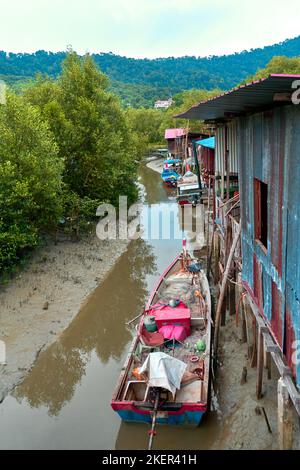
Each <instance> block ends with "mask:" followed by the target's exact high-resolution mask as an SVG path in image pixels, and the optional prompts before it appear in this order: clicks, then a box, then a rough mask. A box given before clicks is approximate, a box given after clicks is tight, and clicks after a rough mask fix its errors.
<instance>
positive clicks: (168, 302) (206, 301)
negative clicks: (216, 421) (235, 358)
mask: <svg viewBox="0 0 300 470" xmlns="http://www.w3.org/2000/svg"><path fill="white" fill-rule="evenodd" d="M147 319H150V320H149V321H152V322H153V325H154V328H153V330H154V331H148V330H147V325H146V320H147ZM150 326H151V325H150ZM148 329H149V328H148ZM137 330H138V331H137V335H136V338H135V341H134V342H133V345H132V348H131V350H130V353H129V356H128V360H127V363H126V364H125V367H124V369H123V378H122V380H121V383H120V386H119V389H118V394H117V397H116V398H117V400H120V401H134V402H143V403H147V402H150V401H151V387H149V385H148V377H147V375H145V374H142V375H140V374H139V368H140V367H141V365H142V364H143V363H144V361H145V360H146V359H147V356H148V355H149V354H150V353H151V352H164V353H166V354H168V355H170V356H172V357H174V358H176V359H179V360H180V361H182V362H184V363H185V364H186V370H185V372H184V375H183V377H182V380H181V384H180V389H177V390H176V393H175V395H174V396H173V395H172V393H171V392H169V391H165V401H166V402H168V403H199V402H201V403H206V402H207V394H208V382H209V368H210V343H211V299H210V291H209V285H208V282H207V278H206V275H205V273H204V271H203V270H202V269H201V267H200V266H199V264H198V263H195V261H194V260H192V259H191V258H189V257H184V256H183V255H181V256H180V257H178V259H177V260H176V262H175V263H174V264H173V266H172V267H171V269H170V270H169V271H168V272H167V274H166V275H165V276H163V277H162V278H161V280H160V283H159V285H158V286H157V288H156V290H155V292H154V294H153V295H152V299H150V301H149V304H148V305H147V308H146V310H145V312H144V315H143V317H142V319H141V322H140V324H139V326H138V327H137Z"/></svg>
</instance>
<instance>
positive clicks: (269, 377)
mask: <svg viewBox="0 0 300 470" xmlns="http://www.w3.org/2000/svg"><path fill="white" fill-rule="evenodd" d="M271 365H272V361H271V353H270V352H267V351H266V362H265V367H266V369H267V372H268V380H271V378H272V376H271V370H272V367H271Z"/></svg>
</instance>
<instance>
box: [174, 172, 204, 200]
mask: <svg viewBox="0 0 300 470" xmlns="http://www.w3.org/2000/svg"><path fill="white" fill-rule="evenodd" d="M200 199H201V190H200V189H199V182H198V177H197V175H195V174H194V173H192V172H191V171H188V172H187V173H186V174H185V175H184V176H182V178H180V179H179V180H178V181H177V202H178V204H179V205H181V206H183V205H192V206H195V205H196V204H198V203H199V202H200Z"/></svg>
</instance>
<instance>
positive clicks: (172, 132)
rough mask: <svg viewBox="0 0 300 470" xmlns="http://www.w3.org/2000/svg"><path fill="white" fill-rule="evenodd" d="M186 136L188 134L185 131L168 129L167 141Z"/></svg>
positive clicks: (166, 133) (166, 132)
mask: <svg viewBox="0 0 300 470" xmlns="http://www.w3.org/2000/svg"><path fill="white" fill-rule="evenodd" d="M185 134H186V130H185V129H166V130H165V139H176V138H177V137H182V136H184V135H185Z"/></svg>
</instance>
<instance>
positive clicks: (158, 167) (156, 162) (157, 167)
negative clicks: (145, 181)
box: [146, 158, 164, 174]
mask: <svg viewBox="0 0 300 470" xmlns="http://www.w3.org/2000/svg"><path fill="white" fill-rule="evenodd" d="M146 166H147V168H150V169H151V170H153V171H156V172H157V173H159V174H160V173H161V172H162V171H163V168H164V159H163V158H157V159H153V160H151V161H150V162H148V163H147V165H146Z"/></svg>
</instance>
